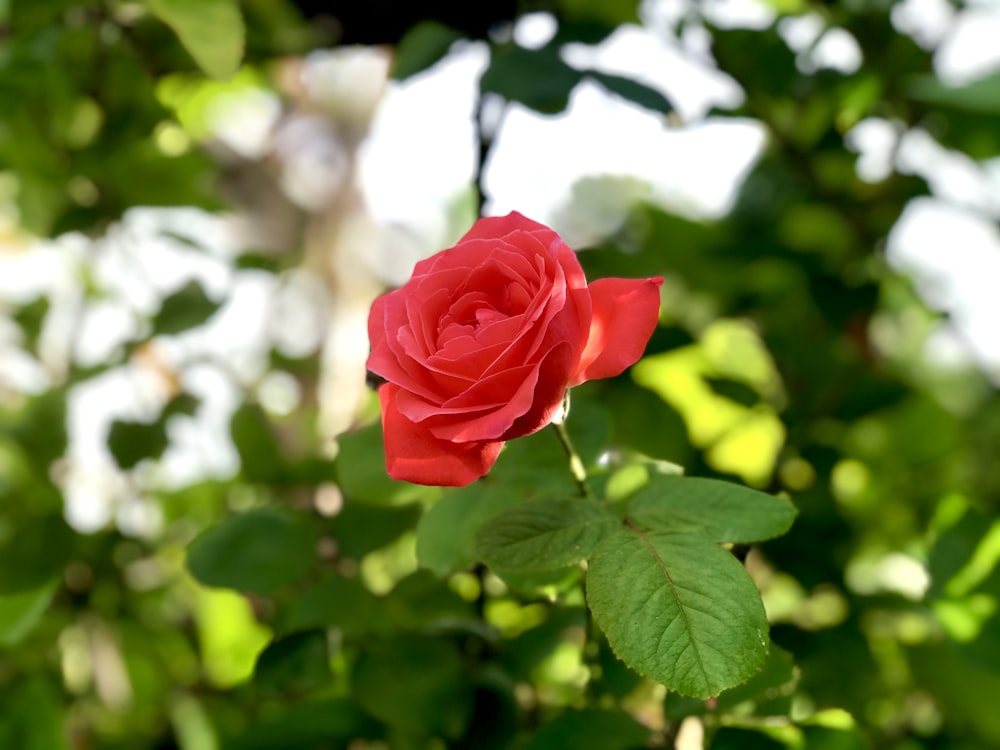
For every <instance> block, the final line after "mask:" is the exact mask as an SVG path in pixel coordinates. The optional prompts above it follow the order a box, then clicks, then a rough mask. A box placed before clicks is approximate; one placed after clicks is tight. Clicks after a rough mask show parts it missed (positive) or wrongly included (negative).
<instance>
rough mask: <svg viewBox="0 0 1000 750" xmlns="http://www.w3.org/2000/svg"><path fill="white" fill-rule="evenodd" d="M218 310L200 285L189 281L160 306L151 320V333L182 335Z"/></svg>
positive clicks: (217, 305) (216, 303) (217, 306)
mask: <svg viewBox="0 0 1000 750" xmlns="http://www.w3.org/2000/svg"><path fill="white" fill-rule="evenodd" d="M218 309H219V303H218V302H214V301H213V300H211V299H210V298H209V297H208V295H207V294H205V290H204V289H203V288H202V286H201V284H199V283H198V282H197V281H189V282H188V283H187V284H185V285H184V286H183V287H181V288H180V289H178V290H177V291H176V292H174V293H173V294H171V295H170V296H169V297H166V298H165V299H164V300H163V302H162V303H161V304H160V311H159V312H158V313H157V314H156V316H155V317H154V318H153V332H154V333H158V334H167V335H169V334H175V333H182V332H183V331H186V330H188V329H189V328H194V327H195V326H199V325H201V324H202V323H204V322H205V321H206V320H208V319H209V318H210V317H211V316H212V315H213V314H214V313H215V311H216V310H218Z"/></svg>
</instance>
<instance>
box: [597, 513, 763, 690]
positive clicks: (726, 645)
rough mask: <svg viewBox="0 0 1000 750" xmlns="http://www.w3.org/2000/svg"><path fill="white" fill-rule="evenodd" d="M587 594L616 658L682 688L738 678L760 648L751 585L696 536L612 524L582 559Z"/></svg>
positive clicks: (728, 558)
mask: <svg viewBox="0 0 1000 750" xmlns="http://www.w3.org/2000/svg"><path fill="white" fill-rule="evenodd" d="M587 601H588V603H589V604H590V608H591V610H592V611H593V613H594V618H595V620H596V621H597V623H598V624H599V625H600V627H601V629H602V630H603V631H604V633H605V634H606V635H607V637H608V643H610V644H611V647H612V649H614V651H615V653H616V654H617V655H618V658H620V659H621V660H622V661H624V662H625V663H626V664H628V665H629V666H630V667H632V668H633V669H635V670H636V671H637V672H639V673H640V674H643V675H646V676H647V677H650V678H652V679H654V680H656V681H658V682H662V683H663V684H664V685H666V686H667V688H668V689H671V690H676V691H677V692H679V693H682V694H684V695H690V696H693V697H696V698H708V697H710V696H713V695H718V694H719V693H720V692H722V691H723V690H726V689H728V688H731V687H734V686H736V685H739V684H740V683H741V682H743V681H745V680H746V679H747V678H749V677H750V676H751V675H752V674H753V673H754V672H755V671H756V670H757V669H759V668H760V666H761V665H762V664H763V662H764V657H765V655H766V654H767V643H768V625H767V618H766V617H765V615H764V606H763V604H761V600H760V594H758V592H757V588H756V587H755V586H754V584H753V581H751V580H750V577H749V576H748V575H747V573H746V571H745V570H744V569H743V567H742V566H741V565H740V564H739V562H738V561H737V560H736V558H734V557H733V556H732V555H731V554H729V553H728V552H726V551H725V550H724V549H722V548H721V547H719V546H718V545H716V544H713V543H711V542H708V541H707V540H706V539H705V538H704V537H701V536H699V535H692V534H669V533H654V534H644V533H640V532H636V531H634V530H626V529H624V528H623V529H621V530H619V531H616V532H615V533H614V534H612V535H610V536H608V537H607V538H606V539H605V540H604V541H602V542H601V543H600V544H599V545H598V547H597V549H596V550H594V554H593V555H592V556H591V558H590V563H589V567H588V571H587Z"/></svg>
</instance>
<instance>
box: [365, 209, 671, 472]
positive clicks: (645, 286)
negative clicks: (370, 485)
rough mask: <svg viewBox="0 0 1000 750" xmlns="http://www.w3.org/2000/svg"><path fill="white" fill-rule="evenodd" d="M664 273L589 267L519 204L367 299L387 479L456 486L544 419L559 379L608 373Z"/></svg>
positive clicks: (633, 346)
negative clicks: (604, 275)
mask: <svg viewBox="0 0 1000 750" xmlns="http://www.w3.org/2000/svg"><path fill="white" fill-rule="evenodd" d="M662 283H663V279H662V278H652V279H635V280H633V279H599V280H597V281H595V282H593V283H592V284H590V285H589V286H588V285H587V280H586V278H584V275H583V270H582V269H581V268H580V263H579V261H578V260H577V258H576V253H574V252H573V250H572V249H571V248H570V247H569V246H568V245H567V244H566V243H565V242H563V240H562V238H560V237H559V235H557V234H556V233H555V232H553V231H552V230H551V229H549V228H548V227H545V226H543V225H541V224H539V223H537V222H534V221H532V220H531V219H527V218H525V217H524V216H522V215H521V214H519V213H516V212H514V213H511V214H508V215H507V216H503V217H493V218H485V219H480V220H479V221H477V222H476V224H475V225H474V226H473V227H472V229H470V230H469V232H468V233H467V234H466V235H465V236H464V237H462V239H461V240H459V241H458V244H456V245H455V246H454V247H450V248H448V249H447V250H442V251H441V252H439V253H437V254H436V255H434V256H432V257H430V258H428V259H426V260H423V261H421V262H419V263H417V265H416V268H415V269H414V271H413V276H412V277H411V278H410V280H409V281H408V282H406V284H405V285H404V286H403V287H401V288H400V289H397V290H395V291H392V292H389V293H388V294H385V295H383V296H381V297H379V298H378V299H377V300H375V303H374V305H372V309H371V314H370V316H369V318H368V335H369V339H370V341H371V347H372V351H371V355H370V356H369V358H368V369H369V370H370V371H371V372H373V373H375V374H376V375H379V376H381V377H382V378H383V379H384V380H385V381H387V382H385V383H383V384H382V385H381V386H380V387H379V389H378V395H379V400H380V402H381V404H382V427H383V432H384V435H385V454H386V468H387V470H388V472H389V475H390V476H392V477H393V478H394V479H402V480H406V481H409V482H416V483H418V484H430V485H445V486H463V485H467V484H469V483H470V482H473V481H475V480H476V479H478V478H479V477H482V476H484V475H485V474H486V473H487V472H488V471H489V469H490V467H491V466H492V465H493V462H494V461H496V459H497V455H498V454H499V453H500V448H501V447H502V446H503V444H504V441H506V440H510V439H511V438H516V437H521V436H522V435H528V434H530V433H533V432H536V431H538V430H540V429H541V428H542V427H544V426H545V425H547V424H549V423H550V422H551V421H552V419H553V417H554V416H556V415H557V414H558V412H559V411H560V408H561V406H562V402H563V398H564V396H565V395H566V391H567V389H569V388H571V387H572V386H575V385H579V384H580V383H582V382H584V381H586V380H593V379H595V378H608V377H612V376H614V375H618V374H619V373H621V372H622V371H623V370H624V369H625V368H627V367H629V366H630V365H632V364H633V363H635V362H636V361H637V360H638V359H639V357H641V356H642V353H643V350H644V349H645V346H646V343H647V341H648V340H649V337H650V336H651V335H652V333H653V329H654V328H656V323H657V319H658V316H659V308H660V294H659V286H660V284H662Z"/></svg>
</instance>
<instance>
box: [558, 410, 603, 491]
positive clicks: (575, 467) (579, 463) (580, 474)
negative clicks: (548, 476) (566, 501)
mask: <svg viewBox="0 0 1000 750" xmlns="http://www.w3.org/2000/svg"><path fill="white" fill-rule="evenodd" d="M552 426H553V427H554V428H555V430H556V435H558V436H559V442H560V443H561V444H562V447H563V450H564V451H566V456H567V457H568V458H569V471H570V473H571V474H572V475H573V479H575V480H576V486H577V487H578V488H579V490H580V496H581V497H587V498H591V499H593V497H594V495H593V493H592V492H591V491H590V486H589V485H588V484H587V470H586V469H585V468H584V466H583V460H582V459H581V458H580V454H578V453H577V452H576V449H575V448H574V447H573V441H572V440H570V437H569V432H568V431H567V430H566V423H565V422H553V423H552Z"/></svg>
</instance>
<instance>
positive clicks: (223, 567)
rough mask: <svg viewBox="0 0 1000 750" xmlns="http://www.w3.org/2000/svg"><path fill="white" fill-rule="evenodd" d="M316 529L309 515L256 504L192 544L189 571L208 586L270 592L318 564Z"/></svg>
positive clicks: (210, 530) (205, 533)
mask: <svg viewBox="0 0 1000 750" xmlns="http://www.w3.org/2000/svg"><path fill="white" fill-rule="evenodd" d="M316 540H317V533H316V529H315V527H314V525H313V524H312V522H311V519H309V518H308V517H306V516H302V515H300V514H296V513H293V512H291V511H288V510H284V509H282V508H256V509H254V510H249V511H247V512H245V513H241V514H239V515H237V516H233V517H232V518H229V519H228V520H226V521H224V522H223V523H221V524H220V525H218V526H214V527H212V528H210V529H208V530H207V531H205V532H204V533H203V534H201V536H199V537H198V538H197V539H195V540H194V541H193V542H192V543H191V545H190V546H189V547H188V561H187V562H188V569H189V570H190V571H191V574H192V575H193V576H194V577H195V578H197V579H198V580H199V581H201V582H202V583H203V584H205V585H206V586H220V587H224V588H232V589H239V590H241V591H253V592H255V593H259V594H268V593H271V592H272V591H274V590H276V589H278V588H280V587H281V586H284V585H285V584H288V583H291V582H292V581H295V580H296V579H298V578H301V577H302V576H303V575H305V573H306V572H307V571H308V570H309V569H310V568H311V567H312V566H313V565H314V564H315V563H316Z"/></svg>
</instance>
